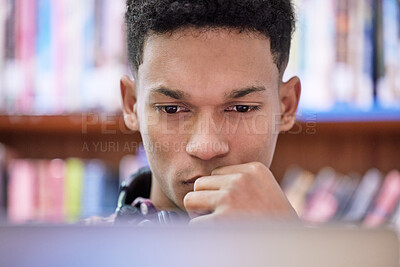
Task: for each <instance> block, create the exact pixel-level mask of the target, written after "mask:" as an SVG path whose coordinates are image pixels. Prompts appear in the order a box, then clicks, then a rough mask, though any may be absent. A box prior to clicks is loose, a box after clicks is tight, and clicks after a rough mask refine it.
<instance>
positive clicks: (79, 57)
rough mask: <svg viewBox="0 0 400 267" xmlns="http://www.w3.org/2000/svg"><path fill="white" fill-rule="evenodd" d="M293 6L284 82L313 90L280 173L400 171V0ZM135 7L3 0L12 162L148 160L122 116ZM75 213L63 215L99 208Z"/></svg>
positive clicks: (1, 111) (280, 150)
mask: <svg viewBox="0 0 400 267" xmlns="http://www.w3.org/2000/svg"><path fill="white" fill-rule="evenodd" d="M294 3H295V5H296V9H297V12H298V17H297V31H296V33H295V35H294V38H293V43H292V47H291V56H290V61H289V65H288V68H287V71H286V72H285V76H284V79H287V78H290V77H291V76H292V75H298V76H299V77H300V80H301V81H302V96H301V101H300V105H299V114H298V121H297V122H296V124H295V126H294V128H293V129H292V130H290V131H289V132H286V133H282V134H281V135H280V137H279V139H278V144H277V146H276V151H275V156H274V160H273V163H272V166H271V170H272V172H273V173H274V175H275V176H276V178H277V180H278V181H280V182H284V180H285V174H286V173H287V171H288V168H289V166H293V165H298V166H300V167H301V168H303V169H304V170H307V171H309V172H312V173H314V174H318V173H319V172H320V171H321V170H322V169H323V168H325V167H326V166H329V167H332V168H333V169H334V170H335V171H336V172H338V173H342V174H348V173H352V172H355V173H358V174H360V175H361V176H363V175H364V174H366V173H367V172H368V171H369V170H370V169H371V168H376V169H378V170H379V171H381V172H382V173H385V174H387V173H389V172H390V171H392V170H394V169H399V168H400V160H399V159H400V154H399V151H400V138H399V136H400V27H399V25H400V23H399V21H400V19H399V14H400V12H399V9H400V3H399V1H397V0H355V1H350V0H334V1H329V2H326V1H320V0H296V1H294ZM124 5H125V1H124V0H118V1H108V0H90V1H89V0H88V1H78V0H71V1H57V0H54V1H53V0H34V1H24V0H4V1H0V144H4V145H5V147H6V151H7V154H9V155H11V156H9V157H6V158H7V160H4V162H3V163H9V162H10V160H9V158H11V161H12V160H23V161H25V162H22V163H21V162H19V163H17V165H18V164H20V166H23V167H22V168H23V169H26V170H28V169H32V168H33V169H35V168H39V167H37V166H39V165H43V164H42V163H40V162H43V161H45V162H47V163H46V164H49V162H52V161H54V160H62V161H63V162H64V163H63V164H64V165H65V166H66V165H67V162H68V161H69V160H70V159H77V160H78V161H72V162H75V163H73V164H72V165H74V164H75V165H76V166H91V167H90V168H89V169H94V170H96V171H94V173H96V172H97V171H98V169H100V170H103V173H101V172H100V173H98V176H102V177H103V176H104V172H106V173H109V176H110V177H113V178H114V181H117V182H118V180H120V179H123V178H126V177H127V176H128V175H129V173H132V172H134V171H135V170H136V169H137V168H138V167H140V166H142V165H144V164H145V159H143V151H142V150H141V146H140V145H141V138H140V134H139V133H133V132H131V131H130V130H129V129H127V128H126V126H125V124H124V121H123V117H122V115H121V114H120V99H119V98H120V93H119V78H120V76H122V75H124V74H128V73H129V67H128V63H127V59H126V52H125V50H126V48H125V41H124V39H125V37H124V26H123V17H124V16H123V12H124V9H125V8H124ZM316 21H318V23H315V22H316ZM55 29H59V31H56V30H55ZM93 160H94V162H92V164H90V163H91V161H93ZM77 162H78V163H77ZM79 162H80V163H79ZM56 164H58V165H63V164H61V163H60V162H59V161H56ZM93 166H94V167H93ZM96 166H97V167H96ZM4 168H5V169H7V168H9V166H8V165H6V167H4ZM79 168H81V167H79ZM83 169H85V168H84V167H83ZM7 170H8V169H7ZM107 170H110V171H107ZM32 179H33V178H32ZM83 181H84V179H83V180H82V181H81V182H82V183H83ZM28 184H29V183H28ZM98 185H99V184H98ZM4 186H5V187H4ZM4 186H3V187H2V188H3V189H4V188H7V186H8V185H4ZM82 186H83V185H82ZM99 186H100V185H99ZM113 186H114V187H115V188H117V187H118V185H117V183H114V185H113ZM98 188H100V187H98ZM99 190H100V189H99ZM2 192H4V190H2ZM30 194H34V192H33V191H32V192H31V193H30ZM112 194H115V192H114V193H111V195H112ZM92 196H93V195H92ZM6 197H7V196H4V195H3V196H2V197H1V199H3V202H2V204H1V205H2V206H4V205H6V204H5V200H4V198H6ZM82 203H83V202H82ZM109 203H111V202H109ZM26 205H27V206H29V204H26ZM99 205H100V204H99ZM97 211H99V209H97ZM108 211H109V210H108ZM74 212H75V213H74ZM99 213H101V212H99ZM71 214H72V215H71V216H72V217H71V216H70V217H69V219H68V218H63V219H62V220H64V219H65V220H67V221H71V220H73V219H75V220H76V219H79V217H80V216H81V217H82V216H85V215H91V214H93V213H84V212H82V214H81V215H80V216H77V215H76V211H73V210H72V211H71ZM74 214H75V215H74ZM101 214H104V213H101ZM39 217H40V216H39ZM16 218H17V219H16V221H20V220H22V219H24V218H25V220H31V219H33V220H34V219H35V216H33V217H29V216H27V217H23V216H22V217H18V216H17V217H16ZM21 218H22V219H21ZM41 219H44V220H46V216H45V217H41ZM58 219H60V218H58Z"/></svg>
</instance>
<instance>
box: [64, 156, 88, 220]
mask: <svg viewBox="0 0 400 267" xmlns="http://www.w3.org/2000/svg"><path fill="white" fill-rule="evenodd" d="M83 179H84V163H83V162H82V160H80V159H77V158H70V159H68V160H67V161H66V174H65V180H64V216H65V221H67V222H76V221H77V220H78V219H79V218H80V216H81V206H82V186H83Z"/></svg>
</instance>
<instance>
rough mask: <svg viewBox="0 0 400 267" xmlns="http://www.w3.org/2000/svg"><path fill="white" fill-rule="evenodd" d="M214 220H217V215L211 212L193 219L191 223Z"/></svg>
mask: <svg viewBox="0 0 400 267" xmlns="http://www.w3.org/2000/svg"><path fill="white" fill-rule="evenodd" d="M214 222H216V215H215V214H214V213H210V214H207V215H202V216H198V217H196V218H193V219H191V220H190V222H189V225H200V224H207V223H214Z"/></svg>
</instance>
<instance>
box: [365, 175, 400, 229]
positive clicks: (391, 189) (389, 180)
mask: <svg viewBox="0 0 400 267" xmlns="http://www.w3.org/2000/svg"><path fill="white" fill-rule="evenodd" d="M399 200H400V173H399V172H398V171H391V172H389V173H388V175H387V176H386V178H385V180H384V182H383V185H382V187H381V189H380V190H379V193H378V196H377V198H376V201H375V202H374V205H373V207H372V209H370V211H369V212H368V213H367V215H366V217H365V219H364V221H363V224H364V225H366V226H369V227H376V226H379V225H382V224H384V223H386V222H387V221H388V220H389V219H390V217H391V216H392V214H393V213H394V212H395V209H396V207H397V205H398V203H399Z"/></svg>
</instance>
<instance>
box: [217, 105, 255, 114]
mask: <svg viewBox="0 0 400 267" xmlns="http://www.w3.org/2000/svg"><path fill="white" fill-rule="evenodd" d="M259 108H260V107H259V106H249V105H235V106H231V107H229V108H227V109H225V111H236V112H240V113H246V112H250V111H255V110H258V109H259Z"/></svg>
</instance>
